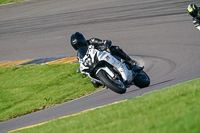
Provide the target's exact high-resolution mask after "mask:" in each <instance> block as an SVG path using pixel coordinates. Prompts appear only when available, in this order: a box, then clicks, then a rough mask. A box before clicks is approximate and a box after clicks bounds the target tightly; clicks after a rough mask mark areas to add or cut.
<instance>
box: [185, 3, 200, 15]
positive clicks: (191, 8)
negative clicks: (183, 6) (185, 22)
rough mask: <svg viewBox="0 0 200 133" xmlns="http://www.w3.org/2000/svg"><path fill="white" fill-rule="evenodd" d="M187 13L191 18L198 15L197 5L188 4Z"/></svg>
mask: <svg viewBox="0 0 200 133" xmlns="http://www.w3.org/2000/svg"><path fill="white" fill-rule="evenodd" d="M187 11H188V13H189V14H190V15H191V16H192V17H196V16H197V15H198V14H199V6H198V5H197V4H189V5H188V8H187Z"/></svg>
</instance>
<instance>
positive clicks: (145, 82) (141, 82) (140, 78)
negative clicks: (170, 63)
mask: <svg viewBox="0 0 200 133" xmlns="http://www.w3.org/2000/svg"><path fill="white" fill-rule="evenodd" d="M134 83H135V85H136V86H137V87H139V88H144V87H148V86H149V85H150V78H149V76H148V75H147V74H146V73H145V72H144V71H140V72H139V73H138V74H137V75H136V77H135V79H134Z"/></svg>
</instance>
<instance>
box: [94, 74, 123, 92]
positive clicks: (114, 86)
mask: <svg viewBox="0 0 200 133" xmlns="http://www.w3.org/2000/svg"><path fill="white" fill-rule="evenodd" d="M97 77H98V78H99V79H100V80H101V82H102V83H103V84H104V85H105V86H107V87H108V88H109V89H111V90H112V91H114V92H116V93H119V94H123V93H125V92H126V86H125V85H124V83H123V82H121V80H119V79H113V78H111V77H110V76H109V75H108V74H107V73H106V71H104V70H100V71H99V72H98V74H97Z"/></svg>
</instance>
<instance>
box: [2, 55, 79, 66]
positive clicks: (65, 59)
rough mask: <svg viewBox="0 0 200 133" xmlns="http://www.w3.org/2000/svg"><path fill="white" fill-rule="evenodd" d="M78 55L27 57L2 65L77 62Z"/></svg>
mask: <svg viewBox="0 0 200 133" xmlns="http://www.w3.org/2000/svg"><path fill="white" fill-rule="evenodd" d="M76 61H78V60H77V57H50V58H40V59H27V60H19V61H8V62H0V67H9V66H21V65H28V64H59V63H72V62H76Z"/></svg>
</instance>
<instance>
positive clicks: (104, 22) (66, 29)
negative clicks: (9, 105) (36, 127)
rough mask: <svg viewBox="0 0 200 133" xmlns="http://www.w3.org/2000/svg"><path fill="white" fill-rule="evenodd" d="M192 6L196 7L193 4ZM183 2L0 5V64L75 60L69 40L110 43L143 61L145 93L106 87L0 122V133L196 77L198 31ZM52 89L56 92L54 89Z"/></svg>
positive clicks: (58, 0) (47, 0)
mask: <svg viewBox="0 0 200 133" xmlns="http://www.w3.org/2000/svg"><path fill="white" fill-rule="evenodd" d="M193 2H196V3H198V2H199V1H197V0H195V1H193ZM189 3H190V1H188V0H168V1H167V0H123V1H122V0H101V1H94V0H84V1H75V0H31V1H26V2H20V3H16V4H11V5H4V6H0V16H1V17H0V46H1V49H0V61H11V60H24V59H37V58H48V57H64V56H76V52H75V51H74V50H73V49H72V47H71V46H70V43H69V39H70V36H71V34H72V33H74V32H76V31H79V32H82V33H84V35H85V37H87V38H88V39H89V38H92V37H98V38H101V39H110V40H112V42H113V45H118V46H120V47H121V48H122V49H123V50H124V51H126V53H128V54H129V55H130V56H132V57H136V58H137V59H140V62H142V63H144V65H145V71H146V72H147V73H148V75H149V76H150V78H151V85H150V87H148V88H145V89H138V88H137V87H135V86H132V87H130V88H128V90H127V92H126V93H125V94H123V95H119V94H116V93H114V92H112V91H110V90H108V89H103V90H100V91H99V92H97V93H94V94H91V95H89V96H85V97H83V98H79V99H77V100H73V101H70V102H67V103H63V104H61V105H57V106H55V107H52V108H48V109H45V110H42V111H38V112H35V113H32V114H28V115H25V116H21V117H18V118H15V119H11V120H8V121H5V122H1V123H0V132H7V131H10V130H14V129H17V128H21V127H24V126H29V125H33V124H37V123H40V122H44V121H47V120H50V119H54V118H57V117H61V116H65V115H69V114H74V113H77V112H80V111H83V110H86V109H89V108H93V107H97V106H101V105H105V104H109V103H112V102H115V101H120V100H124V99H127V98H132V97H136V96H140V95H143V94H144V93H147V92H151V91H154V90H159V89H162V88H164V87H167V86H170V85H174V84H177V83H181V82H184V81H187V80H190V79H193V78H197V77H199V76H200V69H199V66H200V42H199V39H200V32H199V31H198V30H197V29H195V27H194V26H193V23H192V18H191V17H190V16H189V15H188V14H187V11H186V7H187V5H188V4H189ZM55 89H56V88H55Z"/></svg>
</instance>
